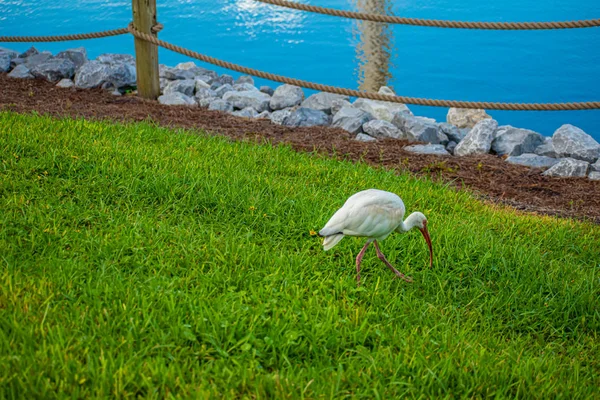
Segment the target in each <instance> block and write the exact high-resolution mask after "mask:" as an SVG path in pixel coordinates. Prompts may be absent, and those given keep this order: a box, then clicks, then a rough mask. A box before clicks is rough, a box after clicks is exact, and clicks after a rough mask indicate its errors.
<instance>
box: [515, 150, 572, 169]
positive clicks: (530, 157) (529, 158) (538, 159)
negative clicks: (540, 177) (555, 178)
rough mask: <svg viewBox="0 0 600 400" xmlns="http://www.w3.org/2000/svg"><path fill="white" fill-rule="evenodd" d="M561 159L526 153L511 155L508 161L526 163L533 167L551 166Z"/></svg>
mask: <svg viewBox="0 0 600 400" xmlns="http://www.w3.org/2000/svg"><path fill="white" fill-rule="evenodd" d="M559 161H560V160H557V159H556V158H551V157H546V156H539V155H537V154H532V153H525V154H521V155H518V156H511V157H508V158H507V159H506V162H507V163H510V164H517V165H524V166H526V167H532V168H550V167H552V166H554V165H556V164H558V162H559Z"/></svg>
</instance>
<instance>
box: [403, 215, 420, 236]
mask: <svg viewBox="0 0 600 400" xmlns="http://www.w3.org/2000/svg"><path fill="white" fill-rule="evenodd" d="M418 223H419V221H418V216H417V213H412V214H410V215H409V216H408V217H407V218H406V219H405V220H404V221H403V222H400V226H399V227H398V230H399V231H402V232H408V231H410V230H411V229H412V228H414V227H415V226H417V224H418Z"/></svg>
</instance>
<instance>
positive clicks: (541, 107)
mask: <svg viewBox="0 0 600 400" xmlns="http://www.w3.org/2000/svg"><path fill="white" fill-rule="evenodd" d="M255 1H258V2H261V3H266V4H271V5H276V6H281V7H288V8H294V9H297V10H302V11H308V12H315V13H320V14H327V15H333V16H339V17H345V18H353V19H361V20H366V21H374V22H384V23H394V24H405V25H419V26H435V27H442V28H464V29H505V30H515V29H520V30H525V29H570V28H586V27H595V26H600V19H593V20H582V21H567V22H461V21H439V20H424V19H414V18H403V17H395V16H388V15H376V14H365V13H357V12H349V11H341V10H334V9H329V8H324V7H317V6H310V5H306V4H301V3H294V2H291V1H287V0H255ZM155 21H156V20H155ZM162 28H163V25H162V24H160V23H155V24H154V25H153V26H151V28H150V29H149V32H152V34H148V33H144V32H140V31H139V30H137V29H136V28H135V27H134V24H133V22H132V23H130V24H129V26H128V27H127V28H120V29H112V30H107V31H101V32H91V33H84V34H72V35H59V36H0V42H59V41H71V40H85V39H98V38H104V37H109V36H117V35H123V34H126V33H130V34H131V35H133V36H134V37H136V38H137V39H140V40H143V41H145V42H148V43H151V44H154V45H156V46H160V47H162V48H165V49H168V50H171V51H174V52H176V53H179V54H183V55H185V56H188V57H191V58H195V59H197V60H200V61H203V62H206V63H209V64H213V65H216V66H219V67H222V68H225V69H229V70H232V71H237V72H240V73H243V74H247V75H252V76H255V77H259V78H263V79H267V80H271V81H275V82H281V83H285V84H289V85H294V86H300V87H303V88H306V89H312V90H317V91H321V92H328V93H334V94H339V95H344V96H350V97H359V98H364V99H370V100H379V101H387V102H393V103H402V104H414V105H421V106H430V107H453V108H470V109H487V110H508V111H574V110H592V109H600V101H586V102H569V103H501V102H488V101H458V100H438V99H426V98H419V97H408V96H393V95H385V94H380V93H372V92H362V91H358V90H354V89H346V88H340V87H336V86H330V85H323V84H320V83H314V82H309V81H304V80H301V79H295V78H290V77H286V76H282V75H277V74H272V73H270V72H265V71H261V70H258V69H254V68H249V67H245V66H242V65H238V64H234V63H230V62H227V61H223V60H220V59H217V58H214V57H210V56H207V55H204V54H201V53H198V52H196V51H193V50H189V49H186V48H183V47H181V46H177V45H174V44H172V43H169V42H166V41H164V40H160V39H158V38H157V37H156V36H155V35H156V33H158V32H159V31H160V30H162ZM137 63H138V70H139V68H140V66H142V67H146V66H145V65H143V62H142V64H140V60H137ZM153 73H155V74H156V78H155V79H156V80H158V72H157V71H153ZM138 84H139V82H138ZM138 89H139V88H138Z"/></svg>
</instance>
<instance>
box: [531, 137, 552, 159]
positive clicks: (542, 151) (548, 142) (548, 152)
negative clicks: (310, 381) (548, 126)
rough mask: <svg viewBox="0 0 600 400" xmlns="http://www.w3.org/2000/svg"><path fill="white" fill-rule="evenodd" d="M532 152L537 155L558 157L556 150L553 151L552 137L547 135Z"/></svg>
mask: <svg viewBox="0 0 600 400" xmlns="http://www.w3.org/2000/svg"><path fill="white" fill-rule="evenodd" d="M534 153H535V154H537V155H538V156H546V157H552V158H558V155H557V154H556V151H554V146H553V145H552V138H549V137H545V138H544V143H542V144H541V145H539V146H538V147H536V148H535V151H534Z"/></svg>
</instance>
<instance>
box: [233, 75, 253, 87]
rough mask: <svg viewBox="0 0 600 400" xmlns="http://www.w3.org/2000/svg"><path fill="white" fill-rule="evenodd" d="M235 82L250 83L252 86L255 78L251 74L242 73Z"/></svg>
mask: <svg viewBox="0 0 600 400" xmlns="http://www.w3.org/2000/svg"><path fill="white" fill-rule="evenodd" d="M235 83H237V84H241V83H249V84H251V85H252V86H254V79H253V78H252V77H251V76H249V75H242V76H240V77H239V78H237V80H236V81H235Z"/></svg>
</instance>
